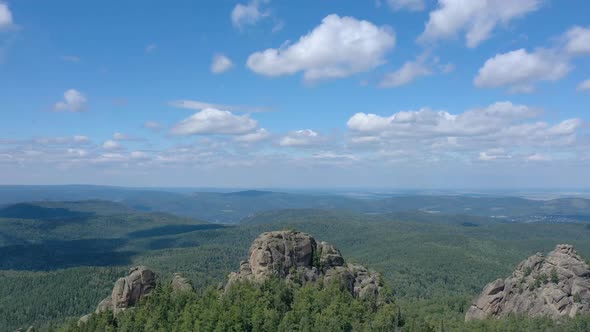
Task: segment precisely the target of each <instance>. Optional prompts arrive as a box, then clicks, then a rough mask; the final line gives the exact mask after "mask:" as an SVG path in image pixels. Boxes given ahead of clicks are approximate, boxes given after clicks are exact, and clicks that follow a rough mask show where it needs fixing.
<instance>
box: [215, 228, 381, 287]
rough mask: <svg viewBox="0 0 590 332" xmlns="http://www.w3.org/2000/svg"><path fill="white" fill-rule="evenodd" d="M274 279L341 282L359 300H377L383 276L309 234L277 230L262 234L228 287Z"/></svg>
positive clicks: (232, 276) (231, 277) (231, 278)
mask: <svg viewBox="0 0 590 332" xmlns="http://www.w3.org/2000/svg"><path fill="white" fill-rule="evenodd" d="M271 277H277V278H281V279H285V280H287V281H289V282H297V283H301V284H303V283H307V282H317V281H319V280H320V279H321V280H323V281H324V283H330V282H338V283H340V284H341V285H342V286H343V287H344V288H346V289H348V290H349V291H350V292H351V294H353V295H354V296H356V297H359V298H367V297H378V296H379V294H380V291H381V289H382V285H381V283H380V279H381V277H380V275H379V274H378V273H376V272H373V271H369V270H368V269H366V268H365V267H363V266H361V265H354V264H345V262H344V258H343V257H342V254H341V253H340V251H339V250H338V249H337V248H336V247H334V246H333V245H331V244H329V243H326V242H319V243H318V242H317V241H316V240H315V239H314V238H313V237H311V236H310V235H309V234H306V233H302V232H296V231H276V232H267V233H262V234H261V235H259V236H258V237H257V238H256V239H255V240H254V242H253V243H252V246H251V247H250V251H249V254H248V260H247V261H242V262H241V263H240V269H239V271H238V272H232V273H231V274H230V275H229V281H228V284H227V286H226V288H229V287H231V285H232V284H233V283H235V282H236V281H240V280H249V281H255V282H261V281H264V280H267V279H269V278H271Z"/></svg>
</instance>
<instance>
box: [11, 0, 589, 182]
mask: <svg viewBox="0 0 590 332" xmlns="http://www.w3.org/2000/svg"><path fill="white" fill-rule="evenodd" d="M589 12H590V2H588V1H584V0H571V1H557V0H515V1H506V0H473V1H469V2H464V1H460V0H380V1H356V0H340V1H333V0H322V1H317V0H302V1H298V2H296V3H295V2H291V1H284V0H238V1H235V0H232V1H230V0H204V1H189V0H175V1H170V2H166V3H164V2H156V1H148V2H145V3H142V4H141V5H139V4H138V3H137V2H136V1H100V2H97V1H96V2H95V1H92V2H91V1H84V2H80V1H73V0H56V1H34V0H0V184H72V183H84V184H108V185H123V186H196V187H203V186H207V187H258V188H261V187H263V188H272V187H380V188H383V187H392V188H396V187H403V188H506V187H512V188H515V187H522V188H534V187H538V188H551V187H553V188H559V187H582V188H583V187H586V188H587V187H588V186H590V172H589V171H588V170H589V169H590V125H589V120H590V113H589V112H590V110H589V106H590V16H588V15H587V14H588V13H589Z"/></svg>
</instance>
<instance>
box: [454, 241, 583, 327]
mask: <svg viewBox="0 0 590 332" xmlns="http://www.w3.org/2000/svg"><path fill="white" fill-rule="evenodd" d="M589 312H590V268H589V266H588V264H587V263H586V262H585V261H584V260H583V259H582V258H581V257H580V256H579V255H578V254H577V253H576V251H575V250H574V248H573V246H571V245H565V244H561V245H558V246H557V247H556V248H555V250H553V251H551V252H550V253H549V254H548V255H547V256H546V257H545V256H543V255H542V254H540V253H537V254H536V255H533V256H531V257H529V258H527V259H526V260H524V261H523V262H521V263H520V264H519V265H518V267H517V269H516V270H515V271H514V273H512V275H511V276H510V277H508V278H506V279H504V280H503V279H497V280H495V281H493V282H491V283H489V284H488V285H486V286H485V288H484V289H483V292H482V293H481V295H480V296H479V297H478V298H477V299H476V300H475V301H474V302H473V304H472V305H471V307H470V308H469V310H468V311H467V314H466V315H465V320H467V321H469V320H476V319H484V318H487V317H504V316H507V315H509V314H525V315H528V316H530V317H549V318H552V319H559V318H561V317H574V316H576V315H578V314H582V313H589Z"/></svg>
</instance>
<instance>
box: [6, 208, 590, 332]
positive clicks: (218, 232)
mask: <svg viewBox="0 0 590 332" xmlns="http://www.w3.org/2000/svg"><path fill="white" fill-rule="evenodd" d="M69 204H70V206H68V207H67V210H69V211H75V212H76V211H77V212H85V213H87V215H79V214H78V213H74V215H75V216H74V217H72V218H65V216H59V215H58V216H55V215H54V214H52V213H54V212H55V213H64V211H61V210H58V211H53V210H52V211H39V210H37V211H34V214H33V215H29V216H26V217H27V218H22V217H21V218H14V217H15V215H6V216H5V217H4V218H1V219H0V240H1V241H2V246H0V253H1V255H0V269H1V270H2V271H0V326H2V330H6V331H13V330H14V329H16V328H18V327H27V326H29V325H34V326H35V327H36V328H37V329H40V330H48V329H57V328H58V327H62V326H63V323H64V322H65V321H66V320H68V319H73V320H77V318H79V317H80V316H82V315H84V314H86V313H89V312H93V311H94V309H95V307H96V304H97V303H98V302H99V301H100V300H101V299H102V298H104V297H105V296H106V295H107V294H109V292H110V290H111V289H112V285H113V283H114V281H115V280H116V279H117V278H118V277H120V276H123V275H124V274H125V271H126V270H127V269H128V268H129V267H130V266H134V265H139V264H142V265H146V266H149V267H150V268H152V269H153V270H154V271H156V272H157V273H158V276H159V279H160V280H162V281H165V280H167V278H169V277H170V275H171V274H172V273H174V272H180V273H182V274H183V275H184V276H186V277H188V278H189V279H191V280H192V282H193V284H194V285H195V287H196V288H197V290H198V292H197V293H196V294H195V295H191V296H187V297H181V298H170V299H168V298H169V297H168V295H167V293H166V292H167V290H166V287H161V289H160V290H159V291H158V292H159V293H156V294H160V295H158V296H154V297H153V298H152V299H150V300H149V301H150V302H148V303H145V304H143V305H142V307H141V308H140V309H139V310H137V317H135V316H134V315H135V314H131V313H130V314H129V316H127V314H125V315H124V316H122V317H121V318H120V319H118V320H117V321H116V322H110V323H109V322H107V321H108V319H107V317H106V316H101V317H97V318H96V319H95V320H93V322H94V323H93V324H95V323H96V324H99V323H100V324H110V326H112V327H113V328H114V327H118V328H119V329H121V330H125V329H122V328H123V326H128V327H129V328H131V327H132V326H134V325H133V324H143V323H144V322H145V323H146V324H147V322H146V321H143V320H146V319H148V320H149V319H152V318H151V317H148V316H149V315H147V311H146V312H145V313H144V315H145V316H142V312H144V311H143V310H144V308H146V309H145V310H148V309H147V308H151V309H149V311H151V312H158V313H160V314H162V315H166V317H168V318H167V320H165V322H166V324H168V323H170V324H196V322H197V318H198V317H201V316H198V315H196V316H193V314H192V313H194V311H195V310H197V309H196V308H201V307H202V306H203V305H204V303H208V305H207V306H210V309H208V310H209V311H205V312H209V315H210V316H208V317H209V318H208V319H213V318H211V317H221V316H219V315H226V314H227V315H229V312H230V311H228V310H224V309H222V308H225V306H226V305H227V303H225V302H224V301H226V300H224V299H221V300H218V301H220V302H219V303H213V302H207V301H213V298H215V299H218V296H217V295H216V294H215V292H216V290H215V288H216V287H217V284H218V283H219V282H223V281H224V280H225V278H226V276H227V274H228V273H229V272H231V271H235V270H236V269H237V268H238V266H239V261H240V260H241V259H244V258H246V255H247V251H248V248H249V246H250V244H251V242H252V240H253V239H254V238H255V237H256V236H257V235H258V234H260V233H261V232H263V231H268V230H277V229H296V230H300V231H305V232H308V233H310V234H312V235H313V236H314V237H316V238H317V239H321V240H325V241H329V242H331V243H333V244H335V245H336V246H337V247H338V248H339V249H340V250H341V251H342V254H343V255H344V257H346V258H347V260H348V261H351V262H357V263H361V264H364V265H366V266H368V267H370V268H372V269H374V270H377V271H379V272H381V273H382V275H383V279H384V281H385V283H386V284H387V286H388V288H389V289H390V290H391V292H392V298H393V302H392V304H391V307H389V309H388V310H390V311H391V312H392V315H393V317H394V318H391V317H390V318H391V319H393V320H394V321H395V320H396V319H397V321H398V323H400V322H404V324H403V326H398V327H400V328H401V329H402V330H404V331H421V330H425V329H426V328H429V329H432V330H433V331H440V330H443V329H444V330H449V331H451V330H472V329H475V328H476V327H477V328H479V329H480V330H483V331H486V330H487V331H505V330H527V329H528V330H531V331H533V330H534V331H537V330H543V329H545V330H547V331H553V330H555V331H557V330H558V327H557V326H555V325H554V323H553V322H550V321H547V320H543V319H539V320H523V319H521V318H513V319H508V320H502V321H486V322H482V323H471V324H468V325H466V324H465V323H464V322H463V318H464V312H465V310H466V308H467V307H468V305H469V303H470V302H471V300H472V299H473V298H474V296H476V295H477V294H478V293H479V292H480V291H481V289H482V287H483V286H484V285H485V284H486V283H488V282H490V281H492V280H494V279H496V278H498V277H505V276H507V275H508V274H510V273H511V271H512V270H513V269H514V267H515V266H516V265H517V264H518V262H520V261H521V260H523V259H525V258H526V257H528V256H529V255H531V254H533V253H535V252H539V251H540V252H548V251H550V250H552V249H553V248H554V246H555V245H556V244H557V243H571V244H574V245H575V246H576V248H577V250H578V251H579V252H580V253H581V254H582V255H583V256H586V257H590V242H588V240H587V239H588V237H589V236H590V228H589V227H588V225H587V224H583V223H572V224H557V225H556V224H517V223H500V222H497V221H496V220H493V219H489V218H484V217H474V216H461V215H441V214H436V215H433V214H428V213H421V212H405V213H397V214H382V215H365V214H359V213H354V212H350V211H348V212H344V211H334V210H330V211H325V210H314V209H311V210H297V209H296V210H282V211H274V212H265V213H261V214H258V215H256V216H252V217H250V218H248V219H247V220H245V221H244V222H243V223H242V224H240V225H237V226H220V225H211V224H204V223H202V222H199V221H194V220H191V219H188V218H178V217H175V216H172V215H166V214H159V213H144V212H134V211H124V210H120V209H118V208H115V207H114V206H110V207H109V208H108V211H109V212H108V213H102V212H100V210H101V209H106V208H105V207H103V205H102V203H101V204H99V203H96V202H95V203H94V204H96V206H95V207H94V208H93V207H92V206H89V205H88V204H85V205H84V208H83V209H82V208H79V209H76V208H73V207H72V206H71V203H69ZM45 208H50V209H54V208H57V209H59V208H63V206H62V207H60V206H59V205H52V206H45ZM82 210H83V211H82ZM48 212H50V214H49V215H47V214H46V213H48ZM39 213H42V215H41V217H42V218H40V215H39ZM60 239H62V240H60ZM162 285H163V286H165V285H166V283H165V282H162ZM265 287H266V288H263V289H254V288H252V286H251V285H250V286H249V285H244V286H242V287H240V289H241V288H243V292H244V294H251V293H255V294H258V295H256V296H262V295H260V294H259V293H257V292H263V293H264V292H266V293H267V296H271V294H273V293H274V292H275V291H277V292H279V293H280V292H282V291H284V292H288V293H289V294H293V296H295V295H296V294H300V292H301V294H300V295H301V296H311V297H313V298H314V299H313V301H316V299H315V298H316V297H317V301H323V300H321V299H322V298H323V297H324V296H327V295H326V294H328V293H330V292H336V291H337V290H334V289H315V288H313V287H312V288H309V289H308V288H305V287H304V288H302V289H293V290H284V289H283V288H281V287H283V286H280V285H277V284H269V285H266V286H265ZM274 288H277V289H274ZM305 294H306V295H305ZM310 294H311V295H310ZM248 296H250V295H248ZM265 296H266V295H265ZM328 297H330V296H328ZM155 298H165V299H166V300H165V301H161V302H158V301H155V300H153V299H155ZM248 298H249V297H245V298H244V299H243V302H240V301H237V300H235V299H234V301H232V303H235V305H236V306H237V307H236V308H235V310H238V309H239V307H241V305H242V304H243V306H244V308H246V307H248V308H249V307H252V308H254V307H256V308H258V309H257V310H263V309H264V308H266V309H265V310H266V311H268V314H269V315H270V314H271V312H273V313H272V315H274V316H273V317H275V318H273V319H274V320H273V322H274V323H273V324H287V323H289V324H291V323H292V324H302V323H301V322H298V321H296V319H295V320H290V321H288V322H287V321H285V322H284V320H285V319H286V317H287V316H288V317H292V316H293V315H296V313H295V312H294V313H291V314H289V312H290V311H292V310H295V301H294V300H293V299H290V300H289V299H284V300H285V301H286V302H285V303H279V302H277V301H274V300H273V301H274V302H273V301H271V300H270V299H269V301H271V302H270V303H272V304H273V305H275V304H276V305H277V307H276V308H274V307H273V308H270V309H269V308H267V307H264V308H263V307H260V306H258V307H257V306H256V305H255V304H252V303H249V302H248V301H247V299H248ZM330 298H333V299H334V301H336V302H335V303H333V305H334V306H335V307H338V306H341V305H343V303H348V304H350V305H353V306H356V305H358V306H364V305H365V304H363V303H357V302H355V301H356V300H353V299H347V298H346V296H345V295H339V296H331V297H330ZM310 301H311V300H310ZM313 301H312V302H313ZM338 301H344V302H342V303H340V302H338ZM347 301H352V302H347ZM317 303H323V304H325V302H317ZM260 305H263V304H260ZM329 306H330V305H328V307H329ZM185 307H186V309H185ZM190 308H192V309H190ZM359 308H360V307H359ZM367 308H369V309H370V308H372V307H371V306H370V305H369V306H368V307H367ZM369 309H362V310H361V309H359V310H360V312H363V315H365V316H363V317H360V316H351V317H353V318H354V319H352V318H351V319H352V320H349V321H348V322H349V323H350V325H346V326H347V327H351V328H352V327H355V328H356V330H366V329H368V330H370V329H372V328H374V327H375V326H373V327H371V326H368V325H366V324H365V323H364V322H366V321H367V320H368V319H369V318H368V317H374V316H372V315H379V317H383V315H385V314H384V313H382V312H381V313H378V312H376V311H371V310H369ZM190 310H193V311H190ZM216 310H218V312H217V311H216ZM232 310H233V309H232ZM244 310H245V309H244ZM248 310H249V309H248ZM363 310H365V311H363ZM266 311H265V312H266ZM295 311H296V310H295ZM179 313H180V316H178V318H175V317H177V314H179ZM337 314H338V313H327V312H322V314H321V315H319V316H318V318H317V321H316V319H315V318H314V319H313V321H311V320H310V321H309V322H307V323H305V324H328V323H327V322H329V321H330V319H335V320H338V321H341V320H342V319H341V318H337V317H338V316H337ZM236 315H237V314H236ZM252 315H254V312H249V313H244V314H243V315H242V316H240V319H242V320H243V321H240V323H239V324H255V323H254V321H255V320H256V319H259V318H256V319H255V318H254V316H252ZM256 315H259V314H256ZM330 315H336V316H334V317H331V316H330ZM400 315H401V316H400ZM189 316H190V317H192V318H190V317H189ZM320 316H321V318H320ZM142 317H143V318H142ZM182 317H184V318H182ZM256 317H258V316H256ZM375 317H376V316H375ZM223 318H224V319H223V320H224V321H226V318H227V317H225V316H223ZM402 318H403V319H402ZM142 319H143V320H142ZM191 319H192V321H191ZM203 319H204V318H203ZM228 319H229V318H228ZM236 319H237V318H236ZM310 319H311V318H310ZM371 319H372V318H371ZM388 319H389V318H388ZM391 319H390V320H389V321H391ZM213 320H214V319H213ZM234 321H235V320H234ZM343 321H346V320H343ZM386 321H387V319H385V318H383V322H384V324H385V322H386ZM162 322H164V321H162ZM236 322H237V321H236ZM123 324H127V325H123ZM150 324H152V323H150ZM162 324H164V323H162ZM236 324H238V323H236ZM396 324H397V323H396ZM563 324H564V325H560V327H562V328H564V329H565V330H567V329H566V328H569V329H570V330H572V331H579V330H584V329H582V327H584V326H587V325H583V324H588V319H587V318H584V317H580V318H578V319H576V320H575V321H568V322H564V323H563ZM71 326H72V325H70V327H71ZM105 326H106V325H105ZM168 326H169V327H174V326H177V325H168ZM240 326H246V325H240ZM248 326H254V325H248ZM272 326H273V327H274V326H276V325H272ZM289 326H291V325H289ZM309 326H316V325H309ZM317 326H323V325H317ZM128 330H133V329H128ZM163 330H165V329H163ZM303 330H304V329H303ZM344 330H347V329H344Z"/></svg>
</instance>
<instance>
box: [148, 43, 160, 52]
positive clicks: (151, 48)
mask: <svg viewBox="0 0 590 332" xmlns="http://www.w3.org/2000/svg"><path fill="white" fill-rule="evenodd" d="M156 48H158V45H156V44H149V45H148V46H146V47H145V53H152V52H153V51H155V50H156Z"/></svg>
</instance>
